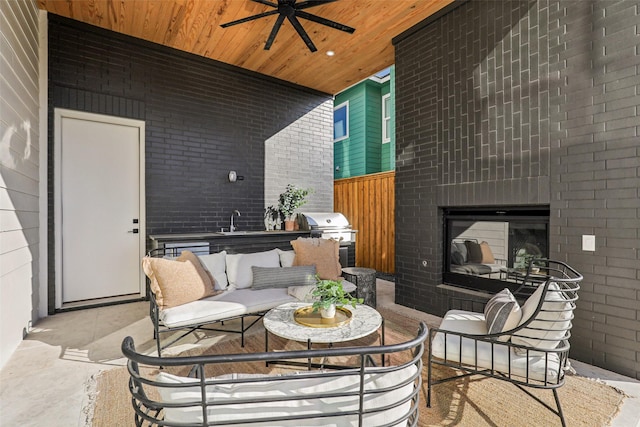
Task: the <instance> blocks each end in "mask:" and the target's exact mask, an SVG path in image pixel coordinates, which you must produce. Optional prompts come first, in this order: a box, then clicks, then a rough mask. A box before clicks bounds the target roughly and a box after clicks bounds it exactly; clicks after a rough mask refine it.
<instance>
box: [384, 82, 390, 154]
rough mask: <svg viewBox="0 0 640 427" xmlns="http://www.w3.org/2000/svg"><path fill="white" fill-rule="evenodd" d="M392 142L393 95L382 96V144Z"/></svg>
mask: <svg viewBox="0 0 640 427" xmlns="http://www.w3.org/2000/svg"><path fill="white" fill-rule="evenodd" d="M389 141H391V94H390V93H388V94H386V95H383V96H382V143H383V144H386V143H387V142H389Z"/></svg>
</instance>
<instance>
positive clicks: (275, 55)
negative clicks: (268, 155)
mask: <svg viewBox="0 0 640 427" xmlns="http://www.w3.org/2000/svg"><path fill="white" fill-rule="evenodd" d="M271 1H273V2H274V3H277V0H271ZM298 1H299V2H300V1H302V0H298ZM38 2H39V6H40V8H41V9H44V10H47V11H48V12H50V13H53V14H56V15H61V16H65V17H68V18H71V19H74V20H77V21H82V22H85V23H87V24H91V25H95V26H98V27H102V28H106V29H109V30H112V31H116V32H119V33H123V34H127V35H130V36H133V37H137V38H140V39H144V40H148V41H151V42H154V43H159V44H162V45H166V46H169V47H172V48H175V49H179V50H183V51H186V52H191V53H194V54H196V55H201V56H204V57H207V58H210V59H214V60H217V61H221V62H225V63H227V64H232V65H236V66H238V67H242V68H245V69H248V70H252V71H256V72H258V73H262V74H266V75H269V76H272V77H275V78H278V79H282V80H287V81H290V82H292V83H296V84H299V85H302V86H306V87H309V88H313V89H316V90H319V91H322V92H325V93H330V94H336V93H338V92H340V91H341V90H343V89H345V88H347V87H349V86H351V85H353V84H355V83H357V82H359V81H361V80H363V79H365V78H367V77H369V76H371V75H373V74H375V73H376V72H378V71H380V70H382V69H384V68H386V67H388V66H390V65H392V64H393V62H394V50H393V45H392V44H391V40H392V39H393V37H395V36H397V35H398V34H400V33H402V32H403V31H405V30H407V29H409V28H411V27H412V26H413V25H415V24H417V23H419V22H420V21H422V20H424V19H425V18H427V17H429V16H430V15H432V14H433V13H435V12H437V11H438V10H440V9H441V8H443V7H445V6H446V5H448V4H449V3H452V2H453V0H339V1H336V2H330V3H327V4H323V5H319V6H316V7H312V8H307V9H305V12H307V13H312V14H314V15H318V16H320V17H322V18H326V19H329V20H332V21H337V22H339V23H341V24H344V25H348V26H350V27H353V28H355V29H356V31H355V32H354V33H353V34H348V33H345V32H342V31H338V30H336V29H333V28H329V27H326V26H323V25H320V24H318V23H315V22H312V21H308V20H304V19H300V22H301V23H302V26H303V27H304V28H305V30H306V31H307V33H308V34H309V36H310V37H311V40H312V41H313V43H314V44H315V45H316V47H317V48H318V51H317V52H315V53H312V52H310V51H309V49H308V48H307V46H306V45H305V43H304V42H303V41H302V39H301V38H300V37H299V36H298V34H297V33H296V31H295V29H294V28H293V27H292V26H291V24H290V23H289V22H286V21H285V23H284V24H283V25H282V28H281V29H280V32H279V33H278V35H277V37H276V38H275V41H274V43H273V45H272V46H271V49H270V50H264V44H265V41H266V40H267V38H268V36H269V33H270V32H271V28H272V27H273V24H274V22H275V20H276V18H277V15H272V16H269V17H265V18H261V19H258V20H255V21H251V22H247V23H243V24H240V25H235V26H232V27H228V28H221V27H220V24H223V23H226V22H230V21H234V20H237V19H241V18H245V17H248V16H251V15H255V14H258V13H263V12H267V11H269V10H273V8H271V7H270V6H268V5H265V4H260V3H256V2H253V1H250V0H38ZM328 51H333V52H335V55H334V56H328V55H327V52H328Z"/></svg>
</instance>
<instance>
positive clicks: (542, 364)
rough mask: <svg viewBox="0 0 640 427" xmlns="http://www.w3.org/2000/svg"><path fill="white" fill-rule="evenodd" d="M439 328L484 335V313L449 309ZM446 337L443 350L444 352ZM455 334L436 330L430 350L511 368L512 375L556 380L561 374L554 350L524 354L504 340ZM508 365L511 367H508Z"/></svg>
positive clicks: (470, 361) (442, 355)
mask: <svg viewBox="0 0 640 427" xmlns="http://www.w3.org/2000/svg"><path fill="white" fill-rule="evenodd" d="M439 329H444V330H447V331H452V332H461V333H467V334H473V335H485V334H486V333H487V326H486V321H485V317H484V314H482V313H474V312H470V311H463V310H450V311H448V312H447V313H446V314H445V316H444V318H443V320H442V323H441V324H440V328H439ZM445 340H446V354H445ZM460 340H461V337H460V336H458V335H450V334H449V335H446V339H445V334H444V333H443V332H438V333H436V334H435V337H434V338H433V340H432V342H431V348H432V350H431V351H432V353H433V355H434V356H435V357H437V358H440V359H445V357H446V359H447V361H449V362H456V363H463V364H465V365H469V366H475V365H476V364H477V366H478V367H479V368H485V369H495V370H497V371H500V372H505V373H507V372H511V375H515V376H520V377H523V378H524V377H526V376H527V374H528V375H529V378H530V379H533V380H539V381H544V380H545V375H546V380H547V381H556V380H557V379H558V377H559V374H560V372H559V371H560V360H559V357H558V355H557V353H549V354H548V356H547V357H546V360H545V357H544V354H541V353H536V354H533V355H530V357H529V358H527V357H526V356H524V355H519V354H516V352H515V351H513V349H510V348H509V346H508V345H507V344H506V343H501V342H499V341H491V342H489V341H476V340H474V339H471V338H462V346H461V345H460V343H461V341H460ZM509 368H510V369H511V370H510V371H509Z"/></svg>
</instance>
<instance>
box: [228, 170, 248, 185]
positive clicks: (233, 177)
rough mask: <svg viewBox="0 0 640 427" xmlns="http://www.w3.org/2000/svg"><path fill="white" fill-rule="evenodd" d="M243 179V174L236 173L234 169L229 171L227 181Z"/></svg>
mask: <svg viewBox="0 0 640 427" xmlns="http://www.w3.org/2000/svg"><path fill="white" fill-rule="evenodd" d="M242 180H244V176H242V175H238V174H237V173H236V171H229V182H236V181H242Z"/></svg>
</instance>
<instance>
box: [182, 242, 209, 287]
mask: <svg viewBox="0 0 640 427" xmlns="http://www.w3.org/2000/svg"><path fill="white" fill-rule="evenodd" d="M176 261H183V262H184V261H189V262H190V263H192V264H193V266H194V267H195V268H196V271H197V272H198V275H199V276H200V278H201V279H202V283H204V286H205V287H206V288H208V289H209V290H208V292H210V293H212V294H213V292H214V291H215V280H214V279H213V276H212V275H211V273H209V270H207V268H206V267H205V266H203V265H202V262H201V261H200V259H199V258H198V257H197V255H195V254H194V253H193V252H191V251H182V253H181V254H180V256H179V257H178V258H176Z"/></svg>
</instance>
